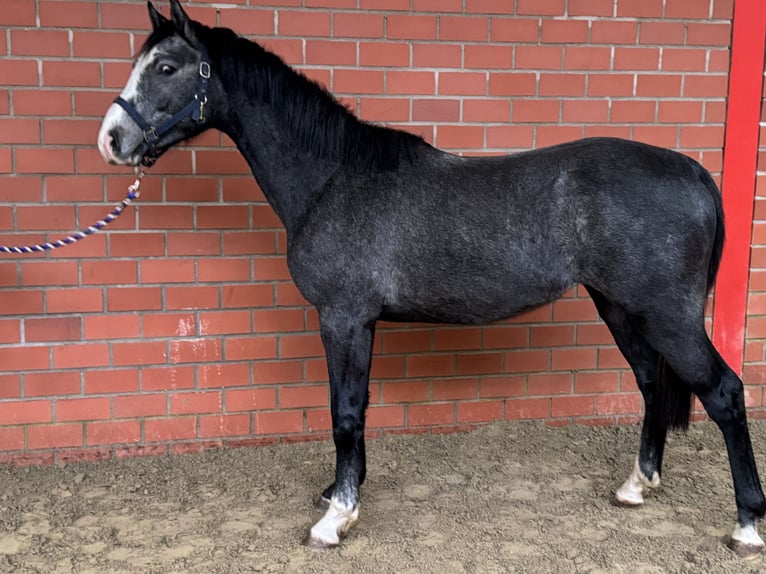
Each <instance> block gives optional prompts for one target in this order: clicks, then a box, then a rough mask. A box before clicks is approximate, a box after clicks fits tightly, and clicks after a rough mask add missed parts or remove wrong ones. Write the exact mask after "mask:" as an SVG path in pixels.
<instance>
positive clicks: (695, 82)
mask: <svg viewBox="0 0 766 574" xmlns="http://www.w3.org/2000/svg"><path fill="white" fill-rule="evenodd" d="M727 89H728V78H727V77H726V76H723V75H705V76H694V75H687V76H686V77H685V78H684V93H683V95H684V96H685V97H688V98H689V97H690V98H700V97H701V98H710V97H719V98H724V97H726V93H727Z"/></svg>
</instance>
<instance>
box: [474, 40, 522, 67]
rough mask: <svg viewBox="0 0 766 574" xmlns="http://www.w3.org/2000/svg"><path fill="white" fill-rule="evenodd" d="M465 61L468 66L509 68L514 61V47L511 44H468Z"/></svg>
mask: <svg viewBox="0 0 766 574" xmlns="http://www.w3.org/2000/svg"><path fill="white" fill-rule="evenodd" d="M464 62H465V67H466V68H480V69H487V68H489V69H493V68H496V69H501V70H505V69H509V68H511V67H512V66H511V64H512V62H513V48H512V47H511V46H494V45H489V46H486V45H481V44H475V45H474V44H468V45H466V46H465V48H464Z"/></svg>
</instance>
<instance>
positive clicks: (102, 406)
mask: <svg viewBox="0 0 766 574" xmlns="http://www.w3.org/2000/svg"><path fill="white" fill-rule="evenodd" d="M108 418H110V401H109V398H107V397H104V398H87V399H58V400H57V401H56V421H57V422H63V421H92V420H106V419H108Z"/></svg>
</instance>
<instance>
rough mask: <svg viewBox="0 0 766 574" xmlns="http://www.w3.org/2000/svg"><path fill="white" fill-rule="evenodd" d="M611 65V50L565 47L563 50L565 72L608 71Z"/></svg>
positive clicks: (604, 48)
mask: <svg viewBox="0 0 766 574" xmlns="http://www.w3.org/2000/svg"><path fill="white" fill-rule="evenodd" d="M611 65H612V51H611V48H606V47H591V46H567V48H566V50H564V69H566V70H609V69H610V68H611Z"/></svg>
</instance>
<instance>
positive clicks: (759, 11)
mask: <svg viewBox="0 0 766 574" xmlns="http://www.w3.org/2000/svg"><path fill="white" fill-rule="evenodd" d="M765 43H766V1H764V0H737V1H736V2H735V3H734V25H733V31H732V42H731V67H730V71H729V101H728V106H727V112H726V135H725V140H724V150H723V181H722V185H721V188H722V191H723V207H724V213H725V216H726V243H725V244H724V249H723V258H722V260H721V267H720V270H719V273H718V281H717V282H716V290H715V307H714V311H713V329H714V330H713V342H714V343H715V345H716V347H717V348H718V350H719V352H720V353H721V355H722V356H723V358H724V359H726V361H727V362H728V363H729V366H731V368H732V369H734V371H735V372H737V373H742V360H743V350H744V347H745V314H746V311H747V289H748V272H749V269H750V240H751V231H752V222H753V205H754V202H755V179H756V178H755V175H756V168H757V159H758V129H759V122H760V115H761V89H762V85H763V64H764V44H765Z"/></svg>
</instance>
